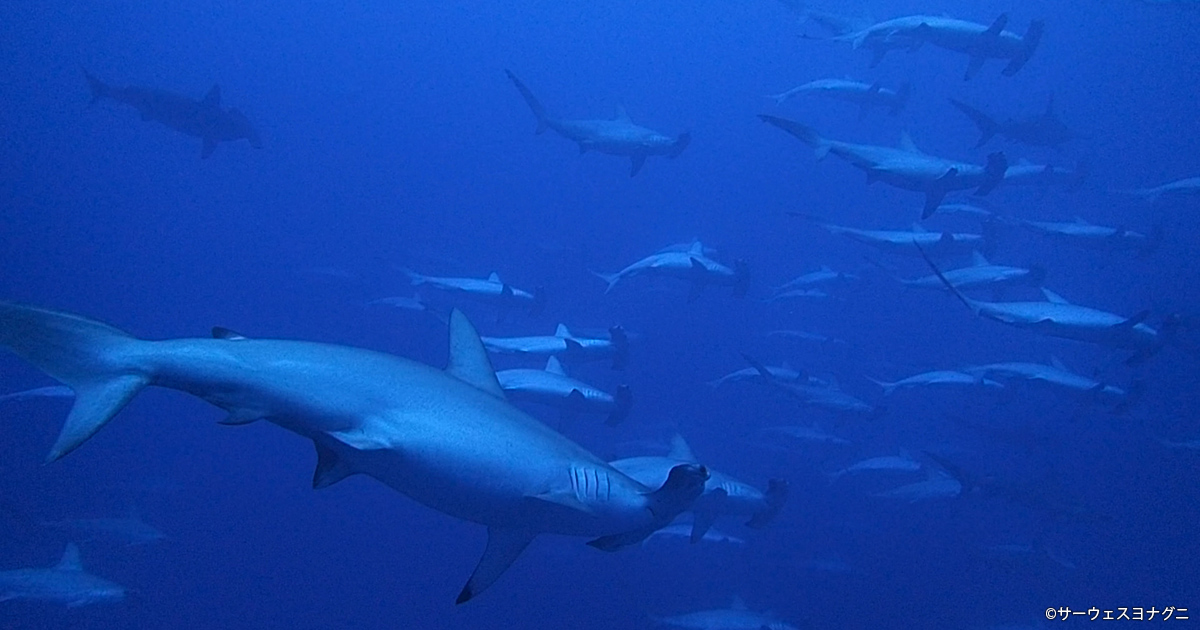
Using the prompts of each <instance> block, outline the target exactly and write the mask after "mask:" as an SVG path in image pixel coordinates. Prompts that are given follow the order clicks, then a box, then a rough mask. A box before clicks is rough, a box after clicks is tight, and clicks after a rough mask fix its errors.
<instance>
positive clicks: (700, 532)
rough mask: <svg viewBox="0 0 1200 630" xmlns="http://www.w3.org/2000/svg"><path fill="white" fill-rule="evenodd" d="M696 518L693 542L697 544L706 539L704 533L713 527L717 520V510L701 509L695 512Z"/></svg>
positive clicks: (693, 525)
mask: <svg viewBox="0 0 1200 630" xmlns="http://www.w3.org/2000/svg"><path fill="white" fill-rule="evenodd" d="M694 514H695V520H694V521H692V535H691V541H692V544H693V545H694V544H696V543H698V542H700V541H701V540H704V535H705V534H707V533H708V530H709V529H710V528H712V525H713V521H715V520H717V515H716V513H715V512H708V511H701V512H695V513H694Z"/></svg>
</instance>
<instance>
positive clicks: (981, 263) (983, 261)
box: [971, 251, 991, 267]
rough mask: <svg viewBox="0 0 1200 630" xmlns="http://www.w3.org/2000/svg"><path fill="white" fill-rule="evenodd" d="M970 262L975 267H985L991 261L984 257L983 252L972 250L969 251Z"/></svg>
mask: <svg viewBox="0 0 1200 630" xmlns="http://www.w3.org/2000/svg"><path fill="white" fill-rule="evenodd" d="M971 264H972V265H974V266H976V267H987V266H988V265H990V264H991V263H989V262H988V259H987V258H985V257H984V256H983V254H981V253H979V252H978V251H973V252H971Z"/></svg>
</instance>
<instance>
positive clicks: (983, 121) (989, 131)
mask: <svg viewBox="0 0 1200 630" xmlns="http://www.w3.org/2000/svg"><path fill="white" fill-rule="evenodd" d="M949 100H950V104H951V105H953V106H954V107H955V108H957V109H958V111H960V112H962V113H963V114H966V116H967V118H970V119H971V122H973V123H975V126H976V127H978V128H979V142H976V143H975V148H977V149H978V148H979V147H981V146H983V145H985V144H987V141H988V140H991V139H992V137H994V136H995V135H996V133H997V132H998V131H1000V123H998V122H996V121H995V120H994V119H993V118H992V117H991V116H988V115H987V114H985V113H983V112H982V111H980V110H978V109H976V108H974V107H971V106H970V105H967V104H966V103H964V102H962V101H960V100H958V99H954V98H952V99H949Z"/></svg>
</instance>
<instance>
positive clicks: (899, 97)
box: [888, 81, 912, 116]
mask: <svg viewBox="0 0 1200 630" xmlns="http://www.w3.org/2000/svg"><path fill="white" fill-rule="evenodd" d="M910 96H912V83H910V82H908V81H905V82H904V83H903V84H902V85H901V86H900V89H898V90H896V98H895V99H894V100H893V101H892V106H891V108H890V109H889V110H888V113H889V114H891V115H892V116H895V115H896V114H899V113H900V112H902V111H904V108H905V107H908V98H909V97H910Z"/></svg>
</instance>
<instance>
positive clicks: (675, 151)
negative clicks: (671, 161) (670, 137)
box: [667, 131, 692, 158]
mask: <svg viewBox="0 0 1200 630" xmlns="http://www.w3.org/2000/svg"><path fill="white" fill-rule="evenodd" d="M691 143H692V134H691V133H690V132H687V131H685V132H683V133H681V134H679V137H677V138H675V143H674V144H672V145H671V150H670V151H668V152H667V157H671V158H674V157H679V154H680V153H683V150H684V149H686V148H688V145H689V144H691Z"/></svg>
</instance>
